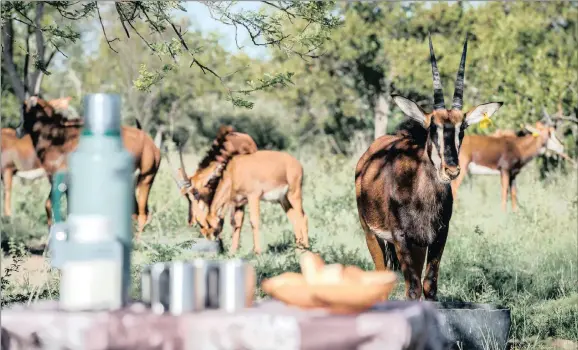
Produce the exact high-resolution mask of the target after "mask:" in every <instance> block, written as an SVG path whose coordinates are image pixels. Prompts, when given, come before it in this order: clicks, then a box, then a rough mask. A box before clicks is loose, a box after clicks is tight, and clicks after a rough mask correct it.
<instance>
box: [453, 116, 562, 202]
mask: <svg viewBox="0 0 578 350" xmlns="http://www.w3.org/2000/svg"><path fill="white" fill-rule="evenodd" d="M525 129H526V130H528V131H529V132H531V134H530V135H524V136H515V135H514V136H511V135H506V136H501V137H495V136H484V135H466V136H465V137H464V140H463V142H462V147H461V149H460V154H459V165H460V167H461V168H462V169H463V171H462V173H461V174H460V175H459V176H458V177H457V178H456V179H455V180H453V181H452V193H453V197H454V200H456V199H457V191H458V188H459V187H460V184H461V183H462V181H463V180H464V177H465V176H466V174H467V172H468V171H472V170H473V169H476V170H475V171H478V172H479V171H481V170H480V169H487V170H485V172H484V173H485V174H492V173H497V174H499V175H500V176H501V183H502V210H503V211H506V203H507V200H508V192H510V198H511V200H512V210H513V211H516V210H517V194H518V193H517V192H518V191H517V188H516V177H517V176H518V174H519V173H520V171H521V170H522V168H523V167H524V166H525V165H526V164H528V163H529V162H530V161H531V160H532V159H534V157H536V156H537V155H539V154H543V153H544V152H545V151H546V150H551V151H553V152H555V153H558V154H564V146H563V145H562V143H561V142H560V141H559V140H558V139H557V138H556V133H555V130H554V128H553V127H551V126H547V125H545V124H544V123H542V122H536V125H535V127H532V126H530V125H526V126H525Z"/></svg>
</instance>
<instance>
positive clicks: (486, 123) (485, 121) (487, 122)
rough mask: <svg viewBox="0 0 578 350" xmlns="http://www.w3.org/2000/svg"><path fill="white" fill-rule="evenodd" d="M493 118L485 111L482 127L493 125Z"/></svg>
mask: <svg viewBox="0 0 578 350" xmlns="http://www.w3.org/2000/svg"><path fill="white" fill-rule="evenodd" d="M492 124H493V123H492V120H491V119H490V117H488V113H484V117H483V118H482V120H481V121H480V128H482V129H487V128H488V127H489V126H490V125H492Z"/></svg>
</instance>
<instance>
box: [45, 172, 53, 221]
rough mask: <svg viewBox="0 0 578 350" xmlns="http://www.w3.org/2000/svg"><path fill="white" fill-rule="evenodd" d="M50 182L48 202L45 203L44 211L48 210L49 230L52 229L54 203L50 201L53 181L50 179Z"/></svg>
mask: <svg viewBox="0 0 578 350" xmlns="http://www.w3.org/2000/svg"><path fill="white" fill-rule="evenodd" d="M49 181H50V184H51V185H50V191H49V192H48V198H47V199H46V202H44V210H46V224H47V225H48V228H49V229H50V226H51V225H52V201H51V200H50V193H51V192H52V179H51V178H50V179H49Z"/></svg>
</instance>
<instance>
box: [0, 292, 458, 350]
mask: <svg viewBox="0 0 578 350" xmlns="http://www.w3.org/2000/svg"><path fill="white" fill-rule="evenodd" d="M378 309H379V310H378ZM1 341H2V349H7V350H8V349H10V350H22V349H89V350H96V349H99V350H100V349H134V350H136V349H143V350H145V349H172V350H191V349H199V350H201V349H202V350H217V349H255V350H265V349H267V350H269V349H270V350H321V349H328V350H329V349H331V350H345V349H359V350H373V349H376V350H377V349H380V350H402V349H412V350H425V349H428V350H437V349H447V348H448V344H449V340H448V339H447V337H445V336H444V335H443V332H442V331H441V329H440V314H439V313H438V312H437V310H436V308H435V307H432V306H431V305H428V304H427V303H420V302H385V303H382V304H380V305H378V307H376V310H369V311H367V312H364V313H361V314H356V315H331V314H328V313H327V312H325V311H323V310H302V309H298V308H295V307H291V306H287V305H285V304H284V303H281V302H278V301H274V300H269V301H263V302H260V303H256V304H255V305H254V307H252V308H247V309H244V310H241V311H239V312H236V313H226V312H224V311H220V310H208V311H203V312H199V313H190V314H185V315H181V316H172V315H155V314H153V313H152V312H151V311H150V310H149V309H147V308H146V307H145V306H144V305H143V304H140V303H134V304H131V305H130V306H128V307H126V308H124V309H121V310H117V311H111V312H105V311H100V312H66V311H62V310H58V304H57V302H55V301H44V302H39V303H36V304H34V305H32V306H31V307H24V306H20V305H17V306H14V307H11V308H9V309H5V310H3V311H2V339H1Z"/></svg>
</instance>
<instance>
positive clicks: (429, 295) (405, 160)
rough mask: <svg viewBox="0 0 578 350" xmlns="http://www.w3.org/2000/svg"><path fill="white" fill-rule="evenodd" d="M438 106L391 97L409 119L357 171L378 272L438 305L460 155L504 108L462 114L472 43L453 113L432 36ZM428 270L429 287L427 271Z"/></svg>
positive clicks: (408, 294) (458, 80) (364, 223)
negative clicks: (468, 138)
mask: <svg viewBox="0 0 578 350" xmlns="http://www.w3.org/2000/svg"><path fill="white" fill-rule="evenodd" d="M429 49H430V60H431V67H432V75H433V87H434V108H433V111H432V112H431V113H426V112H425V111H424V110H423V109H422V108H420V107H419V106H418V105H417V104H416V103H415V102H413V101H411V100H409V99H407V98H405V97H402V96H399V95H395V94H394V95H392V98H393V100H394V101H395V102H396V104H397V105H398V106H399V108H400V109H401V110H402V111H403V112H404V114H405V115H406V116H408V117H409V118H410V119H409V120H407V121H405V122H403V123H402V124H400V126H399V127H398V131H397V132H396V134H395V135H384V136H381V137H380V138H378V139H376V140H375V141H374V142H373V143H372V144H371V145H370V146H369V149H368V150H367V151H366V152H365V153H364V154H363V155H362V156H361V158H360V159H359V161H358V163H357V167H356V170H355V192H356V198H357V209H358V213H359V219H360V222H361V226H362V228H363V230H364V231H365V237H366V241H367V247H368V248H369V252H370V254H371V257H372V259H373V262H374V263H375V268H376V270H385V269H386V268H393V269H397V268H398V267H399V266H398V265H401V270H402V272H403V275H404V278H405V295H406V298H407V299H420V298H421V294H422V290H423V294H424V296H425V298H426V299H427V300H435V299H436V294H437V283H438V272H439V266H440V261H441V258H442V254H443V250H444V246H445V243H446V239H447V235H448V227H449V222H450V219H451V216H452V204H453V198H452V193H451V188H450V182H451V180H453V179H455V178H456V177H457V176H458V175H459V174H460V166H459V165H458V153H459V150H460V146H461V143H462V139H463V135H464V131H465V130H466V128H467V127H468V126H470V125H473V124H475V123H478V122H480V121H481V120H482V119H483V118H484V117H488V118H489V117H491V116H492V115H493V114H494V113H495V112H496V111H497V110H498V109H499V108H500V107H501V106H502V102H490V103H486V104H481V105H478V106H476V107H474V108H472V109H471V110H469V111H468V112H466V113H464V112H462V105H463V89H464V71H465V63H466V52H467V38H466V40H465V42H464V47H463V51H462V57H461V61H460V66H459V70H458V74H457V78H456V84H455V86H456V88H455V92H454V97H453V103H452V108H451V109H446V107H445V103H444V96H443V90H442V84H441V80H440V74H439V71H438V67H437V62H436V58H435V54H434V49H433V45H432V41H431V36H430V37H429ZM426 251H427V267H426V272H425V278H424V280H423V288H422V282H421V276H422V269H423V266H424V261H425V259H426Z"/></svg>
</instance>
